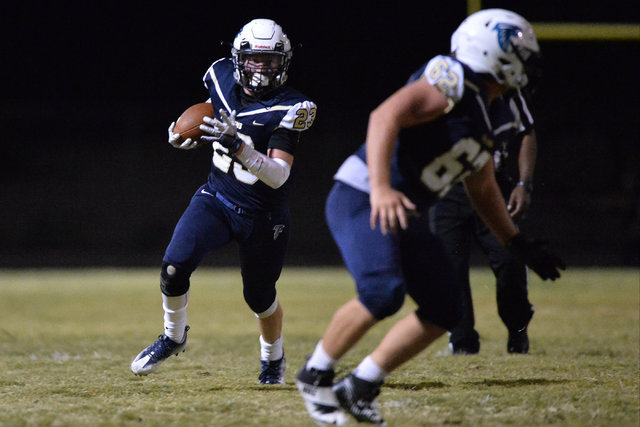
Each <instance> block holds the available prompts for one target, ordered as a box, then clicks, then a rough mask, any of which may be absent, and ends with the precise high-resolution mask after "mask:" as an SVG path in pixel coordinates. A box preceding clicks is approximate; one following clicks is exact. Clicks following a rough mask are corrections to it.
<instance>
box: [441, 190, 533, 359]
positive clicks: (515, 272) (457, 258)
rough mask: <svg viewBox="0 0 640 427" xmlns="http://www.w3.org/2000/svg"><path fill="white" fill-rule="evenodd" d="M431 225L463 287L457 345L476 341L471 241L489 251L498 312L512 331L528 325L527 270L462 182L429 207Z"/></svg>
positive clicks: (454, 340) (530, 311)
mask: <svg viewBox="0 0 640 427" xmlns="http://www.w3.org/2000/svg"><path fill="white" fill-rule="evenodd" d="M429 219H430V226H431V229H432V231H433V233H434V234H436V235H438V236H439V237H440V238H441V239H442V241H443V243H444V246H445V248H446V251H447V253H448V254H449V256H450V258H451V262H452V264H453V268H454V270H455V275H456V278H457V280H458V281H459V283H460V286H461V288H462V290H463V303H462V305H463V313H464V314H463V317H462V320H461V322H460V323H459V324H458V326H457V327H456V328H455V329H454V330H453V331H452V332H451V336H450V337H449V341H450V342H451V343H452V344H453V346H454V347H461V346H462V347H469V346H474V345H477V343H478V341H479V336H478V333H477V331H476V330H475V318H474V312H473V300H472V295H471V285H470V282H469V258H470V255H471V245H472V241H475V242H476V243H477V244H478V245H479V247H480V248H481V250H482V251H483V252H484V253H485V254H486V255H487V257H488V259H489V265H490V267H491V269H492V270H493V273H494V274H495V277H496V299H497V305H498V314H499V316H500V318H501V319H502V322H503V323H504V324H505V326H506V327H507V329H508V330H509V331H518V330H521V329H523V328H525V327H526V326H527V325H528V324H529V321H530V320H531V317H532V316H533V306H532V305H531V303H530V302H529V299H528V282H527V270H526V267H525V265H524V264H522V263H521V262H520V261H518V260H516V259H515V258H514V257H513V256H512V255H511V253H510V252H509V251H507V250H506V248H505V247H504V246H502V245H501V244H500V243H499V242H498V241H497V240H496V238H495V237H494V235H493V234H492V233H491V232H490V231H489V229H488V228H487V227H486V226H485V225H484V223H483V222H482V220H481V219H480V218H479V217H478V215H477V214H476V213H475V212H474V210H473V207H472V206H471V202H470V200H469V198H468V196H467V194H466V192H465V190H464V188H463V186H462V185H461V184H459V185H456V186H454V187H453V188H452V189H451V190H450V191H449V193H447V195H446V196H445V197H444V198H442V199H440V200H439V201H438V202H437V203H436V204H435V205H434V206H432V208H431V210H430V211H429Z"/></svg>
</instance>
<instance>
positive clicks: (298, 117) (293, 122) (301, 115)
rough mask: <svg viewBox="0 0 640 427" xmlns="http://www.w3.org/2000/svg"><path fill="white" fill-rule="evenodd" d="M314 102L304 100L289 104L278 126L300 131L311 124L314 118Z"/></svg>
mask: <svg viewBox="0 0 640 427" xmlns="http://www.w3.org/2000/svg"><path fill="white" fill-rule="evenodd" d="M316 109H317V107H316V104H315V103H314V102H312V101H309V100H306V101H302V102H298V103H297V104H295V105H293V106H291V108H289V110H288V111H287V114H285V116H284V117H283V118H282V120H281V121H280V125H279V126H278V127H281V128H285V129H290V130H295V131H299V132H302V131H304V130H307V129H309V128H310V127H311V125H312V124H313V121H314V120H315V118H316Z"/></svg>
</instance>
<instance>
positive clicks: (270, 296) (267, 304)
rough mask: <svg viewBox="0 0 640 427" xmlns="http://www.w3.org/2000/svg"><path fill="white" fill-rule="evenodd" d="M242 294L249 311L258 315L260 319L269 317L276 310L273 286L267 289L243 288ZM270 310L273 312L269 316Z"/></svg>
mask: <svg viewBox="0 0 640 427" xmlns="http://www.w3.org/2000/svg"><path fill="white" fill-rule="evenodd" d="M243 294H244V300H245V302H246V303H247V305H248V306H249V308H250V309H251V311H253V312H254V313H257V314H259V317H261V318H264V317H269V316H270V315H271V314H273V313H274V312H275V311H276V309H277V308H278V300H277V298H276V287H275V284H273V286H271V287H269V288H268V289H264V288H259V287H248V286H245V287H244V289H243ZM270 310H273V311H272V312H271V313H270V314H269V311H270ZM263 313H264V314H263Z"/></svg>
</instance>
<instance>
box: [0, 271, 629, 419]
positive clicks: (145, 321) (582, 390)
mask: <svg viewBox="0 0 640 427" xmlns="http://www.w3.org/2000/svg"><path fill="white" fill-rule="evenodd" d="M158 278H159V272H158V271H157V270H154V269H114V270H110V269H104V270H102V269H96V270H65V271H63V270H0V425H7V426H14V425H16V426H21V425H22V426H39V425H55V426H67V425H68V426H74V425H83V426H84V425H87V426H89V425H91V426H100V425H101V426H111V425H122V426H128V425H162V426H165V425H181V426H190V425H196V426H199V425H203V426H204V425H214V426H249V425H256V426H257V425H260V426H310V425H313V424H312V423H311V422H310V420H309V419H308V418H307V415H306V411H305V409H304V405H303V403H302V400H301V399H300V398H299V396H298V393H297V391H296V389H295V386H294V385H293V379H294V376H295V373H296V371H297V370H298V368H299V367H300V366H301V364H302V363H303V360H304V357H305V355H306V354H308V353H310V352H311V351H312V350H313V348H314V346H315V343H316V341H317V340H318V339H319V337H320V336H321V334H322V332H323V331H324V328H325V327H326V325H327V324H328V322H329V319H330V317H331V315H332V314H333V312H334V311H335V309H336V308H337V307H338V306H339V305H341V304H342V303H343V302H345V301H346V300H347V299H349V298H350V297H352V296H353V286H352V283H351V279H350V278H349V276H348V274H347V273H346V272H345V271H344V270H343V269H340V268H326V269H322V268H314V269H285V271H284V272H283V276H282V278H281V282H280V284H279V295H280V300H281V302H282V305H283V307H284V309H285V331H284V337H285V350H286V353H287V359H288V362H289V370H288V373H287V384H286V385H284V386H276V387H271V388H264V387H260V386H258V385H257V376H258V370H259V362H258V360H257V359H258V354H259V353H258V351H259V344H258V335H257V329H256V320H255V318H254V317H253V314H252V313H251V312H250V311H249V309H248V308H247V307H246V306H245V304H244V301H243V300H242V293H241V288H240V283H239V274H238V272H237V271H235V270H224V269H203V270H198V271H197V272H196V273H195V274H194V276H193V277H192V287H191V298H190V305H189V324H190V325H191V332H190V335H189V347H188V350H187V352H186V353H183V354H181V355H180V357H177V358H175V357H174V358H171V360H169V361H167V362H166V363H165V364H164V365H163V366H162V367H161V368H160V370H159V371H158V372H157V373H156V374H154V375H150V376H147V377H136V376H134V375H133V374H132V373H131V372H130V371H129V363H130V361H131V359H132V358H133V357H134V356H135V355H136V354H137V353H138V352H139V351H140V350H141V349H142V348H143V347H145V346H146V345H148V344H150V343H151V342H152V341H154V340H155V339H156V337H157V335H158V334H159V333H160V332H161V331H162V309H161V299H160V293H159V288H158ZM472 282H473V290H474V300H475V308H476V313H477V329H478V331H479V332H480V334H481V337H482V347H481V352H480V354H479V355H476V356H456V357H453V356H450V355H448V353H447V343H446V339H445V338H441V339H440V340H439V341H437V342H436V343H435V344H434V345H433V346H431V347H430V348H429V349H427V351H425V352H424V353H422V354H421V355H419V356H418V357H417V358H416V359H414V360H412V361H411V362H410V363H408V364H407V365H405V366H403V367H401V368H400V369H399V370H397V371H396V372H394V373H393V374H392V375H391V376H390V377H389V379H388V381H387V383H386V384H385V386H384V387H383V389H382V394H381V395H380V397H379V401H380V403H381V405H382V411H383V414H384V416H385V418H386V420H387V421H388V424H389V425H390V426H428V425H445V424H456V425H465V426H477V425H487V426H489V425H505V424H508V425H546V424H555V425H576V426H582V425H610V426H638V425H639V423H640V404H639V401H640V388H639V384H640V381H639V362H640V355H639V353H640V336H639V335H640V332H639V310H640V309H639V304H640V300H639V299H640V294H639V292H640V284H639V282H640V273H638V271H637V270H634V269H626V270H625V269H577V268H575V269H570V270H569V271H567V272H566V273H565V275H564V276H563V278H562V279H561V280H560V281H559V282H557V283H554V284H551V283H543V282H541V281H540V280H539V279H537V278H535V277H532V283H531V293H530V294H531V295H530V297H531V300H532V302H533V303H534V304H535V306H536V314H535V316H534V319H533V322H532V324H531V325H530V330H529V331H530V338H531V352H530V354H529V355H525V356H522V355H519V356H516V355H509V354H507V352H506V330H505V329H504V326H502V324H501V323H500V320H499V318H498V316H497V313H496V306H495V298H494V285H493V280H492V276H491V275H490V273H489V272H488V271H487V270H485V269H474V270H473V272H472ZM412 308H413V305H412V303H411V302H410V301H407V303H406V304H405V307H404V309H403V310H402V312H401V313H399V314H398V315H397V316H399V315H402V314H403V313H406V312H407V311H408V310H411V309H412ZM397 316H396V317H394V318H392V319H388V320H386V321H384V322H382V323H381V324H380V325H378V326H377V327H376V328H375V329H374V330H373V331H372V332H371V333H370V334H369V335H368V336H367V337H365V339H364V340H363V341H362V342H360V343H359V344H358V346H357V347H356V348H354V350H353V351H352V352H351V353H349V354H348V355H347V357H345V359H344V360H343V361H342V362H341V363H340V365H339V369H338V376H340V375H341V374H344V373H346V372H347V370H349V369H351V368H353V367H354V366H355V364H357V363H358V362H359V361H360V359H361V358H362V357H364V356H365V355H366V354H367V353H368V352H369V351H370V350H371V349H372V348H373V346H374V345H375V343H376V342H377V340H379V339H380V337H381V336H382V335H383V334H384V332H385V331H386V330H387V329H388V328H389V327H390V325H391V324H392V322H393V319H395V318H397Z"/></svg>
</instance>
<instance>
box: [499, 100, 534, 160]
mask: <svg viewBox="0 0 640 427" xmlns="http://www.w3.org/2000/svg"><path fill="white" fill-rule="evenodd" d="M489 116H490V118H491V123H492V125H493V134H494V139H495V154H494V162H495V167H496V171H501V170H502V168H503V167H504V166H505V164H506V161H507V158H508V157H509V155H510V153H514V154H516V156H517V153H518V150H519V149H520V142H521V141H522V137H523V136H524V135H526V134H528V133H530V132H531V131H532V130H533V127H534V123H533V115H532V114H531V111H530V110H529V106H528V104H527V101H526V99H525V97H524V96H523V95H522V93H521V92H520V91H519V90H515V91H513V92H511V93H509V94H507V95H505V96H503V97H502V98H499V99H496V100H494V101H493V102H492V103H491V107H490V108H489Z"/></svg>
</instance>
